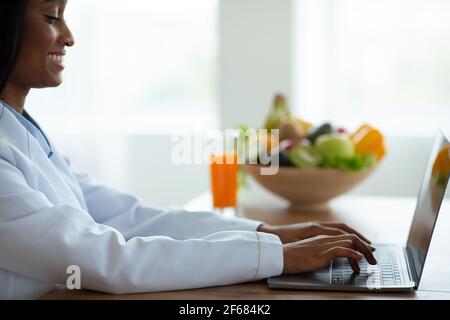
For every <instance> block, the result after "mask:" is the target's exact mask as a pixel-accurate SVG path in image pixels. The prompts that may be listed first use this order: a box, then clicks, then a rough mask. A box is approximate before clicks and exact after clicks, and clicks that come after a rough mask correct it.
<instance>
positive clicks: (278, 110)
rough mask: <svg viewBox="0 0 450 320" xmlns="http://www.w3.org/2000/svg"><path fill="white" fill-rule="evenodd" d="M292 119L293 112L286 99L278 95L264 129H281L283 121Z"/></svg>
mask: <svg viewBox="0 0 450 320" xmlns="http://www.w3.org/2000/svg"><path fill="white" fill-rule="evenodd" d="M290 117H291V112H290V110H289V108H288V107H287V103H286V98H285V97H284V96H283V95H281V94H278V95H276V96H275V99H274V102H273V105H272V108H271V110H270V112H269V115H268V117H267V119H266V121H265V124H264V127H263V128H264V129H267V130H272V129H280V125H281V123H282V122H283V121H286V120H288V119H289V118H290Z"/></svg>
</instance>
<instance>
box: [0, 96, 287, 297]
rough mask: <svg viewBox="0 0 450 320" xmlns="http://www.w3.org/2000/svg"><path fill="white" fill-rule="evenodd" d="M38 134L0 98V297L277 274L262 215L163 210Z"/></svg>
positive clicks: (279, 258)
mask: <svg viewBox="0 0 450 320" xmlns="http://www.w3.org/2000/svg"><path fill="white" fill-rule="evenodd" d="M53 151H54V155H53V156H52V157H51V158H50V159H49V158H48V156H47V155H46V154H45V153H44V151H43V149H42V148H41V146H40V145H39V144H38V142H37V140H36V139H34V137H33V136H32V135H30V134H29V133H28V131H27V130H26V128H25V127H24V126H23V125H22V124H21V123H20V122H19V121H18V120H17V119H16V118H15V117H14V115H13V114H12V112H11V111H10V110H8V109H7V108H5V107H4V106H2V105H1V104H0V298H2V299H33V298H36V297H38V296H40V295H42V294H43V293H45V292H47V291H49V290H51V289H52V288H54V287H55V285H56V284H66V281H67V279H68V277H69V276H70V274H68V273H67V268H68V266H70V265H76V266H79V267H80V269H81V286H82V288H84V289H91V290H97V291H102V292H108V293H116V294H119V293H121V294H123V293H137V292H151V291H165V290H180V289H187V288H199V287H206V286H216V285H228V284H233V283H238V282H244V281H252V280H259V279H263V278H266V277H269V276H275V275H279V274H280V273H281V272H282V269H283V253H282V245H281V242H280V239H279V238H278V237H277V236H274V235H271V234H265V233H259V232H255V230H256V228H257V226H258V225H259V223H260V222H258V221H251V220H247V219H239V218H226V217H223V216H221V215H219V214H214V213H211V212H186V211H183V210H176V209H171V210H161V209H156V208H150V207H145V206H143V205H142V204H141V203H140V202H139V200H138V199H137V198H135V197H133V196H131V195H128V194H125V193H121V192H119V191H117V190H113V189H111V188H108V187H106V186H103V185H101V184H98V183H96V182H95V181H93V180H92V179H91V178H90V177H89V176H88V175H86V174H84V173H80V172H78V171H76V170H75V169H74V167H73V166H72V165H71V163H70V161H69V160H68V159H67V158H66V157H63V156H61V155H60V154H59V152H58V150H55V148H54V150H53Z"/></svg>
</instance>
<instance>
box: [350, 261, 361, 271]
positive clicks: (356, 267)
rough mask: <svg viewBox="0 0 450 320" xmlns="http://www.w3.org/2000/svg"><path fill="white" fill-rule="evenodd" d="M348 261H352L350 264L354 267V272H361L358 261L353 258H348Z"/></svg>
mask: <svg viewBox="0 0 450 320" xmlns="http://www.w3.org/2000/svg"><path fill="white" fill-rule="evenodd" d="M348 262H349V263H350V266H351V267H352V269H353V272H354V273H359V272H360V271H361V268H360V267H359V264H358V262H356V261H355V260H352V259H348Z"/></svg>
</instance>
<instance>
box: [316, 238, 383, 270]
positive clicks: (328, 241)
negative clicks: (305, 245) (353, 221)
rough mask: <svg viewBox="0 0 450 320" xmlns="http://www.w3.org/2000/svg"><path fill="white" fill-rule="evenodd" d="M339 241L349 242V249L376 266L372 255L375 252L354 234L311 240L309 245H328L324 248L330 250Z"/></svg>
mask: <svg viewBox="0 0 450 320" xmlns="http://www.w3.org/2000/svg"><path fill="white" fill-rule="evenodd" d="M339 241H350V243H351V246H350V247H352V248H354V249H355V250H357V251H359V252H360V253H362V254H363V255H364V256H365V258H366V260H367V261H368V262H369V263H370V264H377V260H376V259H375V257H374V255H373V253H372V252H373V251H374V250H375V248H374V247H372V246H371V245H369V244H367V243H365V242H364V241H362V240H361V239H360V238H358V237H357V236H356V235H354V234H345V235H340V236H320V237H316V238H313V239H311V241H310V244H316V245H328V246H326V247H327V248H330V247H332V246H333V243H336V242H339ZM346 243H347V245H344V247H347V246H348V243H349V242H346Z"/></svg>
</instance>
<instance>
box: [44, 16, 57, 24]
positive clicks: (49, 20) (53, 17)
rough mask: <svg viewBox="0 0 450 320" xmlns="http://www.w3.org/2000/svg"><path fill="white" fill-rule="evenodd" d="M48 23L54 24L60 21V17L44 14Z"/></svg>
mask: <svg viewBox="0 0 450 320" xmlns="http://www.w3.org/2000/svg"><path fill="white" fill-rule="evenodd" d="M44 17H45V19H46V21H47V23H49V24H54V23H55V22H56V21H59V20H60V19H59V18H58V17H55V16H51V15H44Z"/></svg>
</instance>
